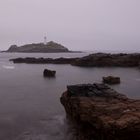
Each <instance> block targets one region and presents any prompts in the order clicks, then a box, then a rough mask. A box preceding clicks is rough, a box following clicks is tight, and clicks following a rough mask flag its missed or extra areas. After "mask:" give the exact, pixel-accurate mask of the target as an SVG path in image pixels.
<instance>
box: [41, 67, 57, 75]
mask: <svg viewBox="0 0 140 140" xmlns="http://www.w3.org/2000/svg"><path fill="white" fill-rule="evenodd" d="M55 74H56V71H53V70H48V69H45V70H44V72H43V75H44V77H55Z"/></svg>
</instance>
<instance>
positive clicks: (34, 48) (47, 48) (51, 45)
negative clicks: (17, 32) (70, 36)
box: [6, 41, 69, 53]
mask: <svg viewBox="0 0 140 140" xmlns="http://www.w3.org/2000/svg"><path fill="white" fill-rule="evenodd" d="M6 52H43V53H45V52H69V50H68V49H67V48H66V47H64V46H63V45H61V44H58V43H55V42H53V41H50V42H48V43H47V44H43V43H36V44H35V43H33V44H26V45H23V46H19V47H18V46H17V45H12V46H10V48H9V49H8V50H7V51H6Z"/></svg>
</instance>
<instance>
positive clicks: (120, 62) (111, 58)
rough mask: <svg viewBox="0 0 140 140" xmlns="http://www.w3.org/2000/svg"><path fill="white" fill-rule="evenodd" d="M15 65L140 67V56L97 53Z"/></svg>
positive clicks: (24, 60)
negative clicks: (48, 64) (47, 64)
mask: <svg viewBox="0 0 140 140" xmlns="http://www.w3.org/2000/svg"><path fill="white" fill-rule="evenodd" d="M11 61H13V62H14V63H36V64H38V63H52V64H71V65H74V66H81V67H139V64H140V54H139V53H133V54H108V53H95V54H91V55H88V56H85V57H82V58H56V59H52V58H15V59H11Z"/></svg>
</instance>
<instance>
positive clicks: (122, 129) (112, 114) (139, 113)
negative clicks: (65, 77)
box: [61, 84, 140, 140]
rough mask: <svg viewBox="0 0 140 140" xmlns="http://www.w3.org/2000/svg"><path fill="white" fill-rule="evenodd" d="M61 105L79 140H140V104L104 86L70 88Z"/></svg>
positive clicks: (93, 85) (73, 86)
mask: <svg viewBox="0 0 140 140" xmlns="http://www.w3.org/2000/svg"><path fill="white" fill-rule="evenodd" d="M61 103H62V104H63V106H64V108H65V110H66V114H67V117H68V118H69V120H71V121H72V122H73V125H74V127H75V129H76V132H75V135H76V139H77V140H132V139H135V140H139V139H140V100H132V99H129V98H127V97H126V96H125V95H122V94H119V93H117V92H116V91H114V90H113V89H111V88H109V87H108V86H106V85H104V84H83V85H72V86H68V87H67V91H66V92H64V93H63V94H62V97H61Z"/></svg>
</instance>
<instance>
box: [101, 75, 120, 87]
mask: <svg viewBox="0 0 140 140" xmlns="http://www.w3.org/2000/svg"><path fill="white" fill-rule="evenodd" d="M120 82H121V80H120V77H114V76H107V77H103V83H106V84H110V85H112V84H120Z"/></svg>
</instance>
